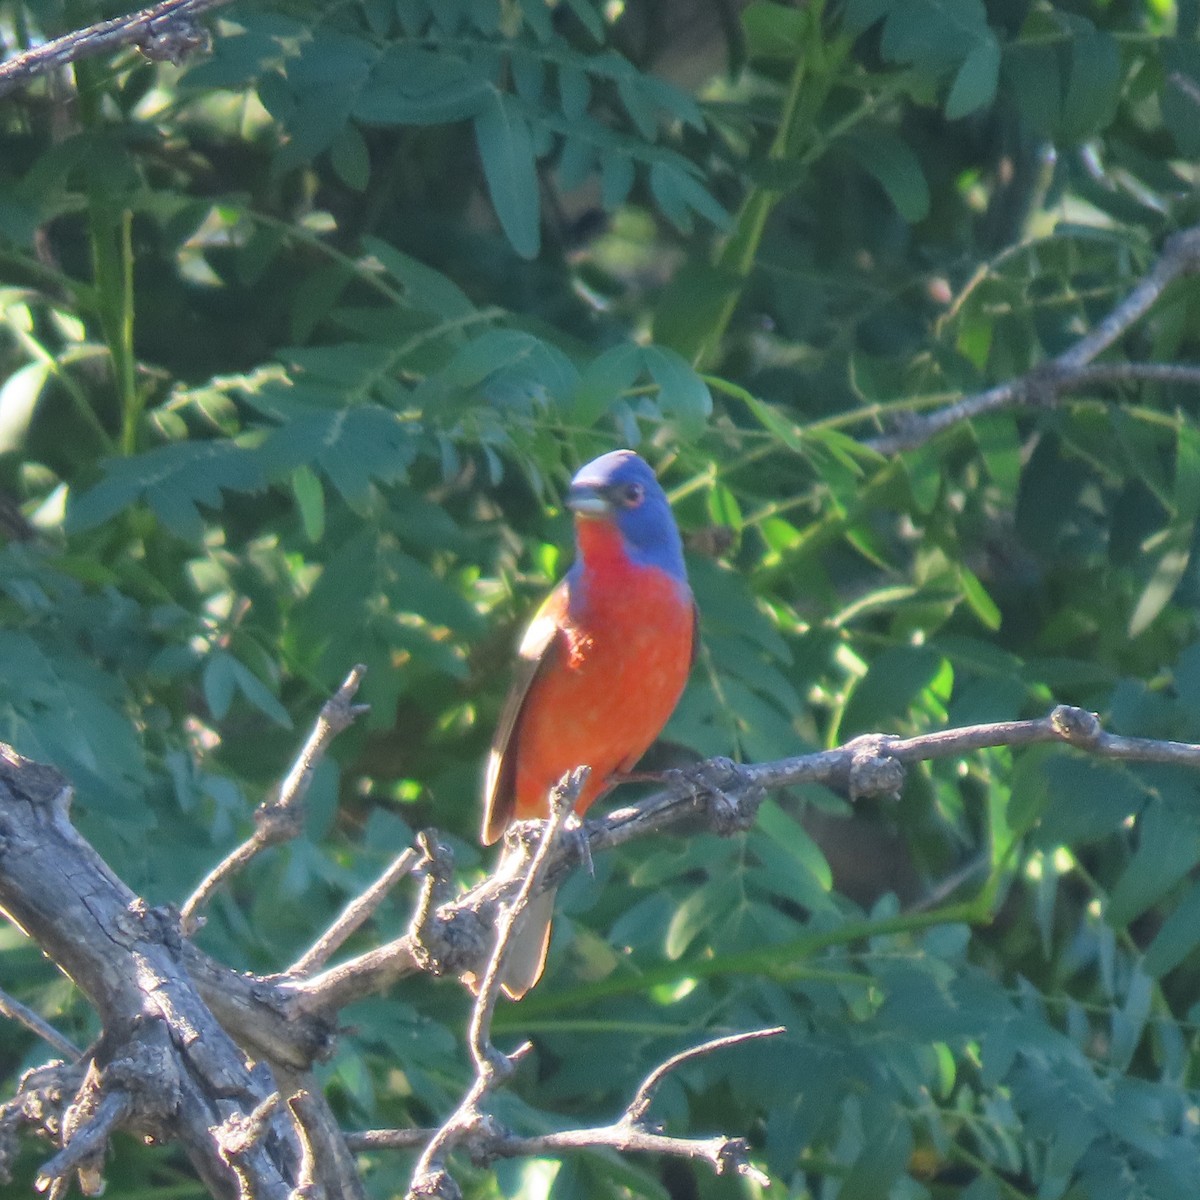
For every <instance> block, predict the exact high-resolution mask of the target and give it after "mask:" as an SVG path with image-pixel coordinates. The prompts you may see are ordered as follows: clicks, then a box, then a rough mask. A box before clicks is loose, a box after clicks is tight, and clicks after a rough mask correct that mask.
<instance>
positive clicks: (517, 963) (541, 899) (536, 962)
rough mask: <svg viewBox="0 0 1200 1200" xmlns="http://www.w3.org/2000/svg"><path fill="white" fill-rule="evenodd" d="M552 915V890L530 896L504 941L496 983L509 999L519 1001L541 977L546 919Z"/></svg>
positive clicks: (547, 929)
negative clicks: (505, 948) (501, 973)
mask: <svg viewBox="0 0 1200 1200" xmlns="http://www.w3.org/2000/svg"><path fill="white" fill-rule="evenodd" d="M553 916H554V889H553V888H550V889H549V890H548V891H545V892H542V893H541V894H540V895H537V896H534V898H533V899H532V900H530V901H529V903H528V905H526V907H525V911H524V912H523V913H522V914H521V919H520V920H519V921H518V922H517V927H516V928H515V929H514V930H513V932H512V937H511V939H510V940H509V943H508V957H507V959H506V960H505V962H504V977H503V979H502V980H501V983H500V986H501V987H502V988H503V989H504V994H505V995H506V996H507V997H508V998H509V999H510V1000H520V998H521V997H522V996H523V995H525V993H526V992H527V991H529V989H530V988H531V987H533V985H534V984H535V983H537V981H538V980H539V979H541V977H542V968H543V967H544V966H545V965H546V950H547V949H548V948H549V946H550V920H551V918H552V917H553Z"/></svg>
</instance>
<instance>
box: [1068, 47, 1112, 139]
mask: <svg viewBox="0 0 1200 1200" xmlns="http://www.w3.org/2000/svg"><path fill="white" fill-rule="evenodd" d="M1070 51H1071V65H1070V68H1069V71H1068V74H1067V90H1066V95H1065V96H1064V97H1063V105H1062V124H1061V126H1060V136H1062V137H1064V138H1070V139H1072V140H1081V139H1082V138H1085V137H1087V136H1088V134H1090V133H1092V132H1094V131H1095V130H1097V129H1102V128H1104V127H1105V126H1106V125H1107V124H1108V123H1109V122H1110V121H1111V120H1112V117H1113V113H1114V112H1115V111H1116V107H1117V101H1118V100H1119V99H1120V91H1121V51H1120V47H1119V46H1118V45H1117V42H1116V39H1115V38H1113V37H1112V36H1111V35H1110V34H1108V33H1103V32H1100V31H1096V32H1093V33H1090V34H1079V35H1077V36H1075V37H1074V38H1072V39H1071V41H1070Z"/></svg>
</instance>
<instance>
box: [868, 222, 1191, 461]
mask: <svg viewBox="0 0 1200 1200" xmlns="http://www.w3.org/2000/svg"><path fill="white" fill-rule="evenodd" d="M1197 270H1200V225H1195V226H1192V227H1191V228H1189V229H1185V230H1182V231H1181V232H1179V233H1177V234H1175V235H1174V236H1173V237H1171V238H1170V239H1169V240H1168V241H1167V243H1166V245H1165V247H1164V248H1163V252H1162V254H1161V255H1160V256H1159V258H1158V260H1157V261H1156V262H1155V264H1154V266H1153V267H1151V268H1150V270H1149V271H1148V272H1147V273H1146V274H1145V275H1144V276H1142V278H1141V279H1139V280H1138V282H1137V284H1136V285H1135V286H1134V288H1133V290H1132V291H1131V292H1130V293H1129V294H1128V295H1127V296H1126V297H1125V298H1124V299H1123V300H1121V302H1120V303H1119V304H1117V305H1116V307H1115V308H1113V310H1112V311H1111V312H1110V313H1108V315H1107V316H1105V317H1104V319H1103V320H1102V321H1100V322H1099V323H1098V324H1097V325H1096V326H1095V328H1093V329H1091V330H1089V331H1088V332H1087V333H1086V334H1085V335H1084V336H1083V337H1081V338H1080V339H1079V340H1078V341H1077V342H1075V343H1074V344H1073V345H1071V346H1070V347H1068V348H1067V349H1066V350H1064V351H1063V352H1062V353H1061V354H1059V355H1057V356H1056V357H1054V358H1051V359H1049V360H1048V361H1046V362H1044V363H1041V364H1039V365H1038V366H1037V367H1035V368H1034V369H1033V370H1032V371H1029V372H1027V373H1026V374H1024V375H1020V376H1018V377H1017V378H1015V379H1009V380H1007V381H1005V382H1004V383H999V384H996V385H995V386H994V387H990V388H987V389H986V390H984V391H982V392H975V393H973V394H972V395H970V396H964V397H963V398H962V399H961V400H956V401H955V402H954V403H953V404H948V405H946V406H945V407H944V408H939V409H937V410H935V411H934V412H930V413H926V414H924V415H923V416H909V417H908V418H907V419H906V420H905V421H904V423H903V425H902V426H901V427H899V428H897V429H896V430H895V431H894V432H892V433H885V434H881V435H880V436H878V437H875V438H869V439H867V440H866V443H865V444H866V445H867V446H869V447H870V448H871V449H872V450H876V451H878V452H879V453H880V454H884V455H888V454H896V453H898V452H900V451H902V450H912V449H915V448H916V447H918V446H923V445H924V444H925V443H926V442H928V441H929V440H930V439H931V438H933V437H935V436H936V435H937V434H939V433H942V432H943V431H945V430H946V429H949V428H950V427H951V426H954V425H958V424H961V423H962V422H964V421H969V420H972V419H973V418H975V417H980V416H984V415H985V414H987V413H992V412H1000V411H1003V410H1006V409H1012V408H1036V407H1043V406H1045V405H1048V404H1051V403H1053V402H1054V401H1055V400H1057V399H1058V398H1059V397H1060V396H1063V395H1066V394H1068V393H1070V392H1079V391H1083V390H1084V389H1085V388H1089V387H1095V386H1098V385H1101V384H1109V383H1133V382H1153V383H1183V384H1190V385H1196V384H1200V365H1197V364H1193V363H1094V362H1093V360H1094V359H1096V358H1097V357H1099V355H1101V354H1102V353H1103V352H1104V351H1105V350H1107V349H1108V348H1109V347H1110V346H1111V345H1112V344H1113V343H1114V342H1116V341H1117V339H1118V338H1120V337H1121V336H1122V335H1123V334H1124V333H1125V332H1126V331H1127V330H1129V329H1131V328H1132V327H1133V326H1134V325H1135V324H1137V322H1138V321H1140V320H1141V319H1142V317H1144V316H1145V315H1146V314H1147V313H1148V312H1149V311H1150V309H1151V308H1153V307H1154V305H1155V304H1156V303H1157V302H1158V300H1159V298H1160V297H1161V296H1162V294H1163V292H1165V291H1166V290H1167V288H1168V287H1169V286H1170V285H1171V284H1172V283H1174V282H1175V281H1176V280H1177V279H1179V278H1181V277H1182V276H1184V275H1191V274H1195V272H1196V271H1197Z"/></svg>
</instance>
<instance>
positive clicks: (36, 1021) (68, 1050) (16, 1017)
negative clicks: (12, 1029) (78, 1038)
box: [0, 989, 83, 1060]
mask: <svg viewBox="0 0 1200 1200" xmlns="http://www.w3.org/2000/svg"><path fill="white" fill-rule="evenodd" d="M0 1017H7V1018H8V1019H9V1020H10V1021H17V1022H19V1023H20V1024H22V1025H24V1026H25V1028H26V1029H28V1030H30V1031H31V1032H33V1033H36V1034H37V1035H38V1037H40V1038H41V1039H42V1041H43V1042H48V1043H49V1044H50V1045H51V1046H53V1047H54V1048H55V1050H57V1051H58V1052H59V1054H63V1055H65V1056H66V1057H67V1058H69V1059H72V1060H74V1059H77V1058H78V1057H79V1056H80V1054H82V1053H83V1052H82V1051H81V1050H80V1049H79V1047H78V1046H76V1045H75V1043H74V1042H73V1041H71V1039H70V1038H69V1037H65V1036H64V1035H63V1034H61V1033H59V1032H58V1030H57V1029H55V1028H54V1026H53V1025H51V1024H50V1023H49V1022H48V1021H43V1020H42V1018H41V1017H39V1016H38V1015H37V1013H35V1012H34V1011H33V1009H31V1008H27V1007H26V1006H25V1005H24V1004H22V1003H21V1002H20V1000H16V999H14V998H13V997H12V996H10V995H9V994H8V993H7V992H6V991H4V990H3V989H0Z"/></svg>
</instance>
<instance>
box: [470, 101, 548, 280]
mask: <svg viewBox="0 0 1200 1200" xmlns="http://www.w3.org/2000/svg"><path fill="white" fill-rule="evenodd" d="M475 142H476V145H478V147H479V157H480V161H481V162H482V163H483V173H484V178H485V179H486V180H487V185H488V193H489V194H490V196H491V198H492V206H493V208H495V210H496V216H497V217H498V218H499V220H500V225H501V228H502V229H503V230H504V232H505V235H506V236H507V237H508V240H509V241H510V242H511V243H512V246H513V249H514V250H516V252H517V253H518V254H520V255H521V256H522V257H523V258H535V257H537V252H538V250H539V248H540V246H541V201H540V199H539V195H538V181H537V169H536V165H535V162H534V153H533V137H532V135H531V134H530V131H529V124H528V122H527V121H526V120H525V118H524V116H522V114H521V112H520V111H519V109H518V108H517V105H516V102H515V101H513V100H512V99H510V98H509V97H508V96H505V95H504V94H503V93H501V92H493V94H492V97H491V100H490V102H489V103H488V104H486V105H485V106H484V107H483V109H482V110H481V111H480V113H479V114H478V116H476V118H475Z"/></svg>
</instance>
